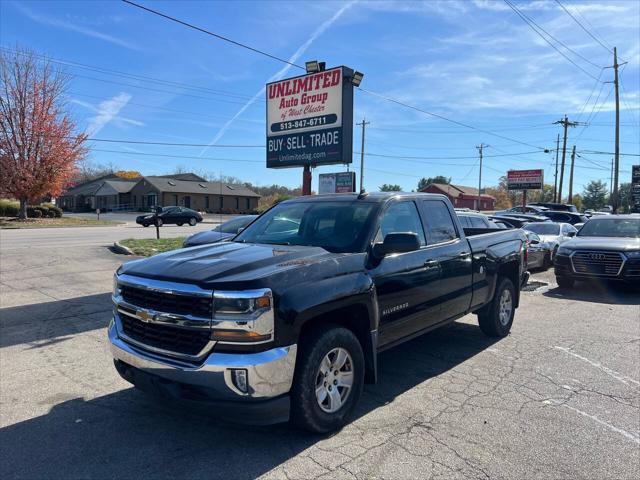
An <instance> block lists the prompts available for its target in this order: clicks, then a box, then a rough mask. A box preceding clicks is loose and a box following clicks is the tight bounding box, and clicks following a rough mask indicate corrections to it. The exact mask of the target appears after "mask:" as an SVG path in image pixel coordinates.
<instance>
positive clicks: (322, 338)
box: [291, 326, 364, 433]
mask: <svg viewBox="0 0 640 480" xmlns="http://www.w3.org/2000/svg"><path fill="white" fill-rule="evenodd" d="M307 333H308V335H307V338H309V340H308V341H306V342H305V343H303V344H302V348H301V350H300V352H299V353H298V359H299V360H298V364H297V365H296V373H295V376H294V379H293V386H292V388H291V421H292V423H293V424H294V425H296V426H298V427H300V428H303V429H305V430H309V431H312V432H316V433H325V432H330V431H332V430H336V429H338V428H340V427H342V426H343V425H345V424H346V423H347V421H348V420H349V417H350V416H351V414H352V413H353V410H354V408H355V406H356V405H357V404H358V400H359V399H360V396H361V394H362V387H363V384H364V355H363V353H362V347H361V345H360V342H359V341H358V339H357V338H356V336H355V335H354V334H353V332H351V330H348V329H346V328H343V327H338V326H329V327H325V328H322V329H319V330H315V331H314V332H313V333H312V334H311V333H310V332H307Z"/></svg>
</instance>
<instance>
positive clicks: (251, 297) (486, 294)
mask: <svg viewBox="0 0 640 480" xmlns="http://www.w3.org/2000/svg"><path fill="white" fill-rule="evenodd" d="M525 256H526V239H525V236H524V234H523V233H522V231H521V230H516V229H513V230H499V231H492V232H489V233H486V232H485V231H484V230H482V229H481V230H479V231H470V230H469V231H468V232H467V234H465V230H464V229H463V228H462V227H461V225H460V223H459V221H458V219H457V217H456V214H455V212H454V210H453V207H452V205H451V204H450V202H449V200H448V199H447V198H446V197H444V196H441V195H433V194H422V193H416V194H408V193H402V194H397V193H393V194H389V193H374V194H359V195H357V194H337V195H320V196H308V197H302V198H297V199H294V200H289V201H286V202H282V203H280V204H278V205H276V206H275V207H273V208H271V209H270V210H268V211H267V212H265V213H263V214H262V215H261V216H260V217H259V218H257V219H256V220H255V221H254V222H253V223H252V224H251V225H249V226H248V227H247V228H246V229H245V230H243V231H242V232H240V233H239V234H238V235H237V236H236V237H234V238H233V240H232V241H229V242H223V243H219V244H213V245H204V246H197V247H192V248H186V249H180V250H176V251H173V252H168V253H165V254H161V255H156V256H154V257H151V258H148V259H142V260H136V261H132V262H129V263H126V264H124V265H122V266H121V267H120V268H119V269H118V270H117V272H116V274H115V277H114V290H113V304H114V310H113V319H112V321H111V323H110V325H109V328H108V335H109V340H110V344H111V351H112V354H113V357H114V362H115V366H116V369H117V371H118V372H119V374H120V375H121V376H122V377H123V378H124V379H125V380H127V381H129V382H131V383H133V384H134V385H135V386H137V387H139V388H141V389H143V390H147V391H151V392H155V393H156V394H161V396H163V397H165V398H168V399H177V400H178V401H179V402H180V403H186V404H189V403H192V404H194V403H193V402H197V403H195V404H197V405H200V406H202V405H206V409H208V411H211V412H214V414H216V415H220V416H222V417H224V418H226V419H229V420H232V421H240V422H244V423H253V424H270V423H277V422H284V421H287V420H291V421H292V422H293V423H294V424H295V425H298V426H300V427H302V428H305V429H307V430H311V431H314V432H327V431H331V430H334V429H337V428H339V427H341V426H342V425H344V424H345V423H346V422H347V421H348V419H349V418H350V415H351V414H352V413H353V411H354V408H355V406H356V404H357V403H358V401H359V399H360V396H361V393H362V389H363V384H364V383H365V382H369V383H375V382H376V380H377V362H376V358H377V354H378V352H380V351H383V350H385V349H388V348H391V347H393V346H395V345H398V344H400V343H402V342H405V341H407V340H409V339H411V338H413V337H416V336H418V335H422V334H424V333H425V332H428V331H429V330H432V329H434V328H438V327H440V326H442V325H445V324H447V323H449V322H452V321H454V320H456V319H458V318H460V317H462V316H464V315H466V314H468V313H475V314H477V316H478V320H479V325H480V329H481V330H482V331H483V332H484V333H486V334H487V335H490V336H495V337H503V336H505V335H507V334H508V333H509V331H510V329H511V325H512V322H513V318H514V313H515V310H516V308H517V307H518V303H519V299H520V285H521V284H522V281H523V279H525V278H526V276H527V275H528V274H527V272H526V271H525V265H526V261H525ZM399 354H402V353H401V352H399Z"/></svg>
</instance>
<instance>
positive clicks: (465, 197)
mask: <svg viewBox="0 0 640 480" xmlns="http://www.w3.org/2000/svg"><path fill="white" fill-rule="evenodd" d="M421 192H426V193H440V194H442V195H446V196H447V197H449V200H451V203H453V206H454V207H455V208H470V209H472V210H495V208H496V199H495V198H494V197H492V196H491V195H486V194H484V193H483V194H482V195H480V206H478V189H477V188H473V187H463V186H462V185H445V184H443V183H430V184H429V185H427V186H426V187H425V188H423V189H422V190H421Z"/></svg>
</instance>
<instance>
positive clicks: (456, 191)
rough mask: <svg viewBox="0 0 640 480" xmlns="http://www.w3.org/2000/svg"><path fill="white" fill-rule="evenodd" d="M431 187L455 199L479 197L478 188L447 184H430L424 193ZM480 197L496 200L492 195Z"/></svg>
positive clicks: (484, 194)
mask: <svg viewBox="0 0 640 480" xmlns="http://www.w3.org/2000/svg"><path fill="white" fill-rule="evenodd" d="M430 186H434V187H436V188H437V189H438V190H440V191H442V192H443V193H445V194H447V195H452V196H454V197H458V196H460V195H469V196H473V197H477V196H478V189H477V188H473V187H465V186H464V185H453V184H445V183H430V184H429V185H427V186H426V187H425V188H424V189H423V191H424V190H426V189H427V188H429V187H430ZM480 197H481V198H485V199H493V200H495V197H492V196H491V195H487V194H486V193H483V194H481V195H480Z"/></svg>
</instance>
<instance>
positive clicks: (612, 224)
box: [578, 218, 640, 238]
mask: <svg viewBox="0 0 640 480" xmlns="http://www.w3.org/2000/svg"><path fill="white" fill-rule="evenodd" d="M578 236H580V237H624V238H640V218H607V219H605V218H602V219H600V218H598V219H595V218H592V219H591V220H589V221H588V222H587V223H585V224H584V226H583V227H582V228H581V229H580V231H579V232H578Z"/></svg>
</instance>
